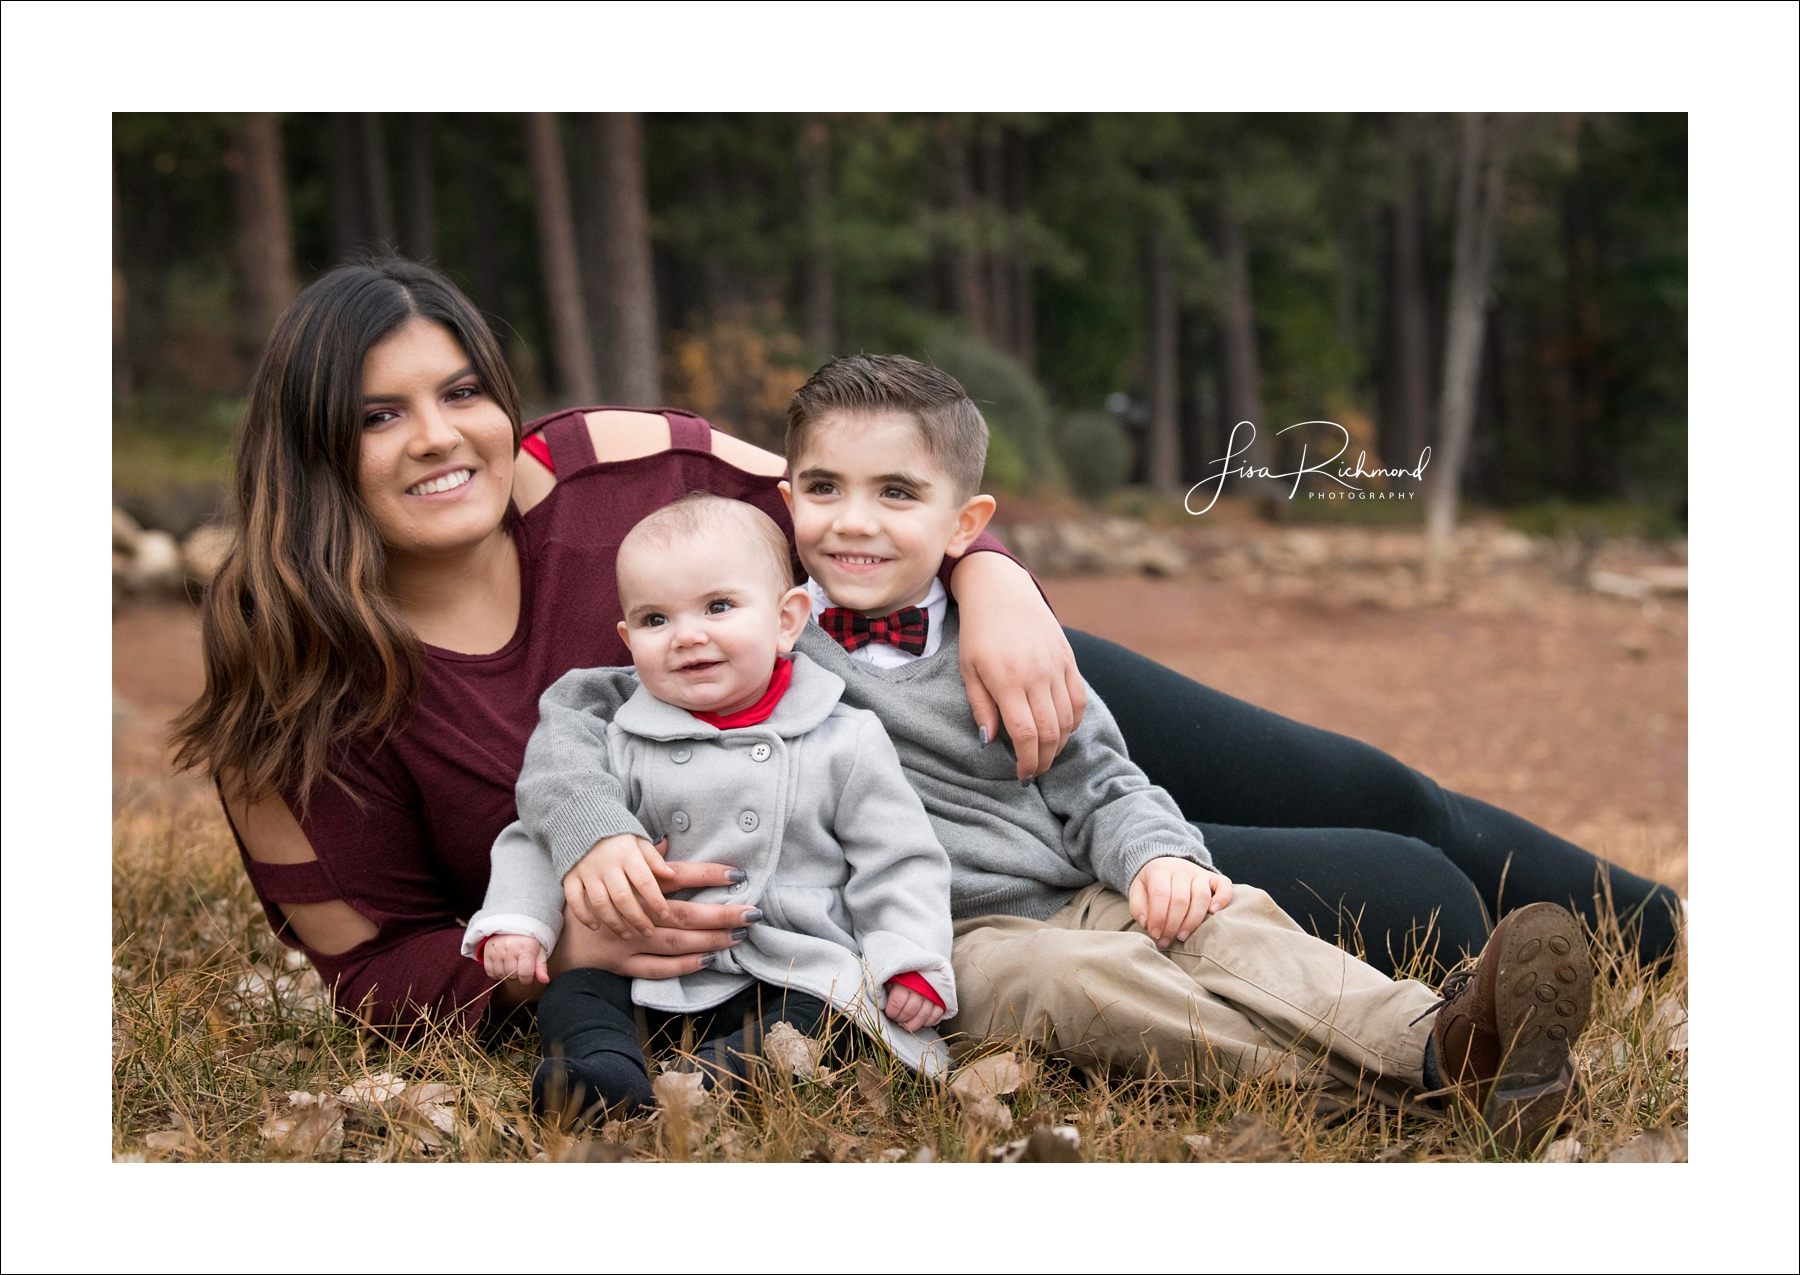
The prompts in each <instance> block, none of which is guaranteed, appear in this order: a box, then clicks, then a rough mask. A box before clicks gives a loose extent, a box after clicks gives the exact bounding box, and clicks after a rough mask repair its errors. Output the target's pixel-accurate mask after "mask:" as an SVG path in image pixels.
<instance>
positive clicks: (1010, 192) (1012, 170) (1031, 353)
mask: <svg viewBox="0 0 1800 1275" xmlns="http://www.w3.org/2000/svg"><path fill="white" fill-rule="evenodd" d="M1030 160H1031V155H1030V152H1029V149H1028V147H1027V144H1026V141H1025V137H1024V135H1023V134H1021V133H1019V132H1017V131H1016V130H1008V132H1007V135H1006V184H1007V197H1008V203H1007V208H1008V211H1009V214H1010V215H1009V217H1008V225H1009V227H1010V230H1011V240H1010V242H1011V245H1012V247H1011V251H1010V252H1009V253H1008V265H1009V266H1010V268H1011V270H1012V311H1013V340H1012V351H1013V355H1014V357H1016V358H1017V359H1018V360H1019V362H1021V363H1023V364H1024V365H1025V368H1026V370H1027V371H1030V372H1035V371H1036V370H1037V289H1036V288H1035V286H1034V285H1033V279H1032V267H1031V245H1030V243H1029V242H1027V240H1026V237H1025V235H1024V233H1023V229H1022V226H1021V222H1022V220H1023V218H1024V217H1025V215H1026V213H1027V212H1028V211H1029V210H1030V208H1031V165H1030Z"/></svg>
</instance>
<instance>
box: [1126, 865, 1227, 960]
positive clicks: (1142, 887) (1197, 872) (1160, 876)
mask: <svg viewBox="0 0 1800 1275" xmlns="http://www.w3.org/2000/svg"><path fill="white" fill-rule="evenodd" d="M1127 902H1128V903H1129V904H1130V905H1131V917H1132V919H1133V920H1134V921H1136V922H1137V923H1138V924H1139V925H1141V926H1143V927H1144V929H1146V930H1147V931H1149V933H1150V937H1151V938H1153V939H1155V940H1156V945H1157V946H1158V947H1167V946H1169V944H1171V943H1174V942H1178V941H1179V942H1183V943H1185V942H1186V941H1187V938H1188V936H1189V935H1190V934H1192V933H1193V932H1194V931H1195V930H1197V929H1199V928H1200V923H1201V922H1202V921H1204V920H1205V919H1206V918H1207V917H1208V916H1210V915H1212V914H1213V913H1214V912H1217V911H1218V910H1219V909H1220V908H1222V907H1224V906H1225V905H1226V904H1227V903H1230V902H1231V882H1230V881H1228V880H1226V879H1225V878H1224V877H1222V876H1220V875H1219V874H1218V873H1217V872H1213V871H1211V870H1210V869H1207V868H1203V867H1201V866H1200V865H1199V864H1197V863H1195V862H1193V861H1192V860H1189V859H1176V858H1173V857H1171V856H1167V855H1165V856H1163V857H1162V858H1159V859H1152V860H1150V862H1149V863H1146V864H1145V865H1144V866H1143V867H1141V868H1139V869H1138V874H1137V876H1135V877H1133V878H1132V881H1131V894H1130V895H1129V896H1128V897H1127Z"/></svg>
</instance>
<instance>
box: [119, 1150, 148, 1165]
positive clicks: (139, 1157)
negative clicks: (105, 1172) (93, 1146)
mask: <svg viewBox="0 0 1800 1275" xmlns="http://www.w3.org/2000/svg"><path fill="white" fill-rule="evenodd" d="M143 1162H144V1153H143V1152H142V1151H121V1152H120V1153H119V1154H117V1155H115V1156H114V1157H113V1163H114V1164H142V1163H143Z"/></svg>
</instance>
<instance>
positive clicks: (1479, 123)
mask: <svg viewBox="0 0 1800 1275" xmlns="http://www.w3.org/2000/svg"><path fill="white" fill-rule="evenodd" d="M1462 125H1463V127H1462V145H1461V147H1460V153H1459V155H1458V163H1457V181H1456V256H1455V266H1454V274H1453V275H1452V276H1451V282H1450V311H1449V314H1448V316H1447V319H1446V322H1445V331H1444V385H1443V393H1442V396H1441V398H1440V399H1439V402H1438V433H1437V442H1438V446H1437V450H1436V452H1435V453H1434V454H1433V455H1432V458H1431V460H1432V464H1431V469H1430V473H1431V478H1430V480H1429V482H1428V484H1427V488H1426V495H1425V502H1426V504H1425V508H1426V518H1425V533H1426V554H1425V586H1426V590H1427V592H1428V593H1441V592H1442V591H1443V587H1444V582H1445V581H1444V577H1445V566H1446V563H1447V560H1448V558H1449V550H1450V537H1451V533H1452V532H1453V531H1454V530H1455V528H1456V503H1457V497H1458V494H1459V492H1460V490H1461V487H1462V471H1463V468H1464V466H1465V465H1466V463H1467V460H1468V453H1469V438H1470V435H1471V434H1472V433H1473V431H1474V427H1475V396H1476V394H1477V393H1478V392H1479V391H1480V388H1481V347H1482V343H1483V342H1484V341H1485V339H1486V337H1487V313H1488V306H1489V304H1490V302H1491V301H1492V285H1493V271H1494V258H1495V255H1496V245H1497V243H1498V239H1499V214H1500V203H1501V200H1502V198H1503V197H1504V196H1505V193H1506V160H1507V138H1506V135H1505V130H1504V125H1503V124H1501V123H1498V122H1494V123H1490V122H1489V121H1488V120H1487V119H1486V117H1484V116H1482V115H1480V114H1468V115H1464V116H1463V121H1462Z"/></svg>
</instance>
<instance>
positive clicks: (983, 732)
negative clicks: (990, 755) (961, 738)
mask: <svg viewBox="0 0 1800 1275" xmlns="http://www.w3.org/2000/svg"><path fill="white" fill-rule="evenodd" d="M976 733H977V734H978V735H980V736H981V746H982V747H983V748H986V747H987V746H988V745H989V744H991V743H993V742H994V741H993V740H991V739H989V738H988V728H987V727H985V726H983V727H981V728H979V729H978V730H977V731H976Z"/></svg>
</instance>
